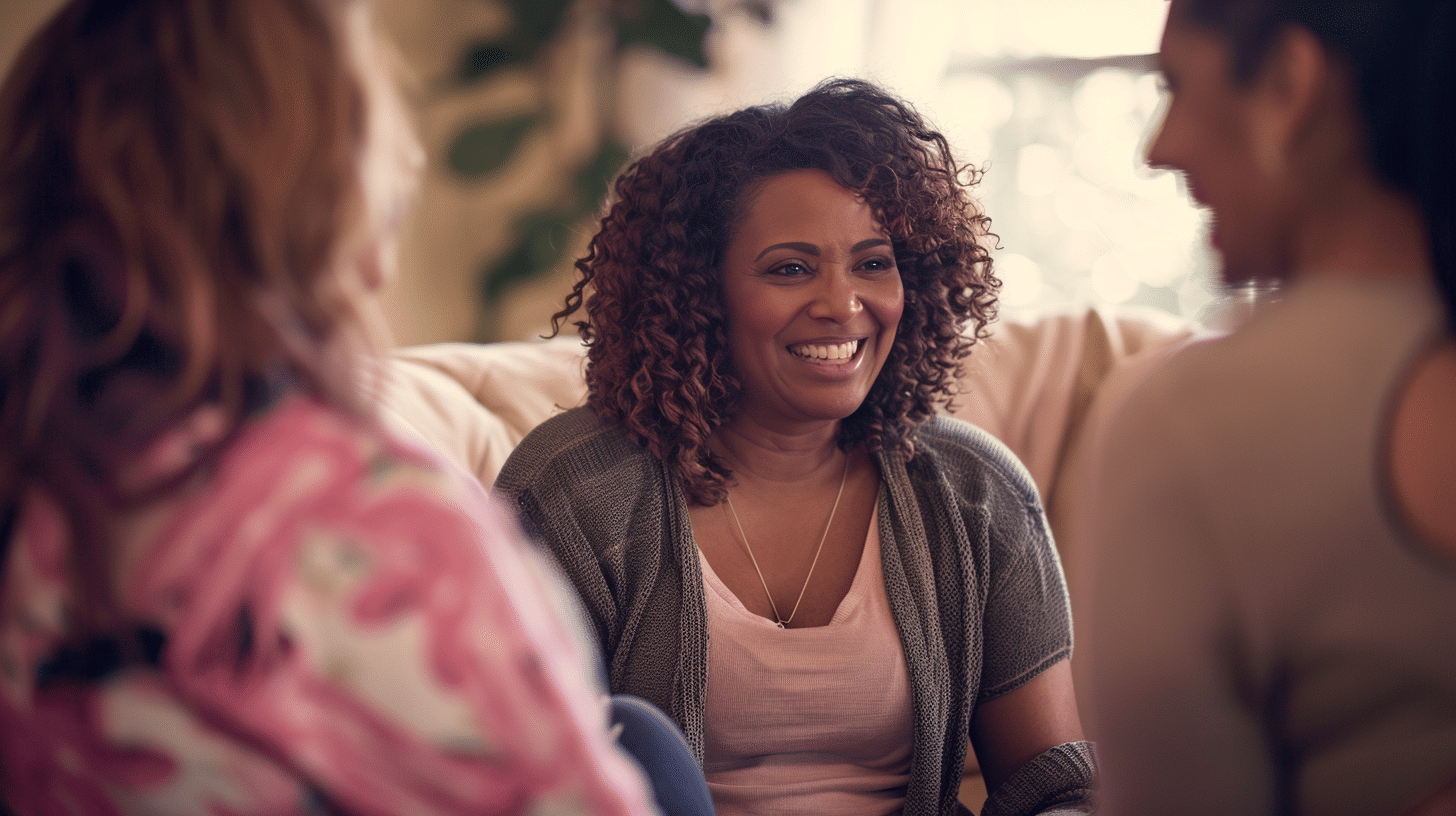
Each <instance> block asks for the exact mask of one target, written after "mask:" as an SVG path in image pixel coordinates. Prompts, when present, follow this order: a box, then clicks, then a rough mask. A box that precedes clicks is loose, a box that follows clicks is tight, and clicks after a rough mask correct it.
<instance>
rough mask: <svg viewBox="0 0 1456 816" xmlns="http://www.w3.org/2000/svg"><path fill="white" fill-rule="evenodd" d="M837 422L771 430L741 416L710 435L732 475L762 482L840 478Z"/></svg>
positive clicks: (741, 478)
mask: <svg viewBox="0 0 1456 816" xmlns="http://www.w3.org/2000/svg"><path fill="white" fill-rule="evenodd" d="M839 426H840V424H839V422H838V421H833V422H822V423H812V424H807V425H799V426H795V427H792V428H773V427H768V426H765V425H763V424H760V423H758V422H755V421H754V420H753V419H752V418H751V417H749V416H745V415H740V416H739V417H738V418H736V419H734V420H733V421H732V422H730V423H728V424H727V425H724V426H722V427H720V428H719V429H718V430H717V432H716V433H714V435H713V440H712V443H711V444H712V446H713V449H714V452H715V453H717V454H718V455H719V456H722V457H723V459H724V460H725V461H726V462H727V464H728V466H729V467H730V468H732V469H733V473H734V475H735V476H736V477H737V478H738V479H739V481H740V482H741V481H743V480H744V478H745V477H746V478H748V479H751V480H754V481H761V482H779V483H792V482H798V481H802V480H804V479H806V478H809V477H811V476H814V475H816V474H820V473H822V472H825V471H833V473H834V475H835V477H836V478H837V477H838V475H839V470H840V468H841V467H842V463H843V461H844V460H843V459H842V458H840V457H842V456H843V455H844V453H843V451H841V450H840V449H839Z"/></svg>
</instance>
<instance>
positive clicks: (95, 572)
mask: <svg viewBox="0 0 1456 816" xmlns="http://www.w3.org/2000/svg"><path fill="white" fill-rule="evenodd" d="M385 63H386V60H385V59H384V57H383V53H382V51H381V49H380V48H379V46H378V44H377V42H376V40H375V37H374V34H373V32H372V26H371V23H370V19H369V15H368V13H367V7H366V5H365V3H364V2H362V0H244V1H243V2H234V1H233V0H225V1H224V0H126V2H122V1H121V0H75V2H71V3H69V4H67V5H66V6H65V7H64V8H63V9H61V10H60V12H59V14H58V15H57V16H56V17H55V18H54V19H53V20H52V21H51V22H50V23H49V24H48V25H47V26H46V27H45V28H44V29H43V30H42V31H41V32H40V33H39V34H38V35H37V36H36V37H35V39H34V40H32V41H31V43H30V44H29V45H28V46H27V48H26V49H25V51H24V53H23V54H22V55H21V57H20V58H19V60H18V61H17V62H16V64H15V66H14V68H13V69H12V70H11V72H10V74H9V75H8V77H7V78H6V81H5V84H4V86H3V88H0V452H3V453H0V799H3V801H4V807H0V811H5V810H7V809H8V811H9V812H13V813H14V814H16V816H40V815H41V814H47V815H50V814H62V813H65V814H87V815H88V816H89V815H90V814H98V815H99V814H123V813H126V814H160V813H169V814H204V813H229V814H238V815H239V816H242V815H243V814H248V815H249V816H277V815H278V814H317V813H329V814H400V816H432V815H433V816H445V814H482V813H520V812H533V813H553V814H565V813H597V814H607V813H610V814H647V813H651V812H654V811H653V809H652V808H651V805H650V803H649V802H648V799H647V797H646V795H645V791H644V788H643V785H642V781H641V779H640V778H639V777H638V776H637V773H636V771H635V770H634V769H633V768H632V767H631V765H630V764H629V763H628V761H627V759H626V758H625V757H624V756H622V755H621V753H620V752H619V751H618V750H617V749H616V748H615V747H614V746H613V745H612V744H611V743H610V742H609V740H608V737H607V733H606V728H605V723H604V722H603V717H602V712H601V709H600V707H599V704H598V694H597V692H596V690H595V689H594V687H593V686H592V685H591V684H590V682H589V680H588V678H589V677H590V668H589V666H590V662H589V657H588V655H587V654H586V649H585V648H582V646H584V644H583V643H582V642H581V641H582V639H581V638H576V637H573V636H572V627H571V626H570V625H569V623H568V621H567V620H566V618H564V617H563V616H562V614H561V613H560V611H559V607H557V606H555V605H554V604H553V603H552V600H551V599H552V598H553V597H557V598H559V597H563V596H566V595H567V593H568V592H569V590H566V589H565V587H559V588H556V589H553V585H558V586H559V584H560V579H559V577H558V576H556V575H555V574H554V573H552V572H550V571H549V570H547V569H545V568H544V559H542V558H541V557H540V556H539V555H537V554H535V553H534V551H531V550H527V549H525V548H524V545H522V544H521V543H519V539H518V534H517V533H516V532H515V528H514V525H513V524H512V522H510V521H509V520H508V519H507V518H506V516H505V515H504V514H503V513H501V512H500V511H498V510H497V509H496V508H495V507H493V506H492V505H491V504H490V503H489V501H488V500H487V499H486V497H485V495H484V492H483V491H482V490H481V489H480V486H479V484H478V483H475V482H474V481H473V480H468V479H466V478H464V477H460V476H456V475H454V474H453V473H452V472H450V471H448V470H447V469H446V468H445V467H444V466H443V465H441V464H440V463H438V462H437V461H436V460H434V459H433V458H431V457H429V456H427V455H425V454H423V453H421V452H420V451H418V450H416V449H414V448H411V447H409V446H408V445H405V444H402V443H401V442H399V441H398V440H396V439H395V438H394V437H392V436H391V435H390V434H389V433H387V432H386V431H385V430H384V429H383V428H382V427H381V426H380V423H379V422H378V420H376V419H375V417H374V416H373V413H372V411H371V410H370V408H369V406H367V405H365V404H363V402H364V394H365V393H366V390H367V389H366V388H365V387H364V386H365V385H366V384H367V383H368V382H369V379H370V378H369V372H370V371H371V367H372V366H373V365H376V364H377V363H376V362H374V361H372V358H371V355H370V353H369V349H368V347H367V344H366V343H365V342H364V340H363V337H364V334H365V332H364V325H363V320H362V318H361V317H360V312H359V309H360V307H361V306H362V299H363V298H364V297H365V296H366V294H367V292H368V291H369V290H371V289H373V288H374V287H377V286H378V285H380V284H381V283H382V281H383V279H384V278H385V277H387V276H388V275H389V274H390V270H391V268H392V264H393V257H392V252H391V248H392V243H393V240H392V239H393V237H394V231H395V229H396V228H397V227H398V213H399V212H400V211H401V209H402V208H403V206H404V204H405V203H406V202H407V201H408V199H409V197H410V196H411V194H412V191H413V186H414V181H415V175H416V173H417V172H418V170H419V166H420V164H421V162H422V160H423V156H422V152H421V150H420V147H419V144H418V142H417V141H416V140H415V138H414V134H413V131H412V130H411V128H410V126H409V123H408V119H407V117H406V116H405V112H404V109H403V107H402V104H401V101H400V100H399V98H398V97H397V95H396V92H395V91H394V89H393V87H392V86H391V83H390V78H389V76H388V71H387V70H386V68H385Z"/></svg>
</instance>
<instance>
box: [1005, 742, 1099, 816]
mask: <svg viewBox="0 0 1456 816" xmlns="http://www.w3.org/2000/svg"><path fill="white" fill-rule="evenodd" d="M1096 781H1097V757H1096V755H1095V754H1094V753H1093V751H1092V743H1090V742H1064V743H1062V744H1061V745H1057V746H1054V747H1052V748H1048V749H1047V750H1046V751H1043V752H1042V754H1041V755H1040V756H1038V757H1037V758H1035V759H1033V760H1032V761H1030V762H1028V763H1026V764H1025V765H1022V766H1021V767H1020V768H1018V769H1017V770H1016V773H1014V774H1012V775H1011V778H1010V779H1007V780H1006V781H1005V782H1003V783H1001V786H1000V787H998V788H997V789H996V790H995V791H994V792H992V794H991V798H989V799H987V800H986V806H985V807H984V808H983V809H982V810H981V816H1033V814H1041V815H1042V816H1063V814H1066V816H1070V814H1074V813H1092V812H1093V804H1092V788H1093V786H1094V785H1095V784H1096Z"/></svg>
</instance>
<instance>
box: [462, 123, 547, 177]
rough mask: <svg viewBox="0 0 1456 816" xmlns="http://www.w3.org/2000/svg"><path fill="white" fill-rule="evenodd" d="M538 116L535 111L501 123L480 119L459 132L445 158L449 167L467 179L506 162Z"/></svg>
mask: <svg viewBox="0 0 1456 816" xmlns="http://www.w3.org/2000/svg"><path fill="white" fill-rule="evenodd" d="M538 118H539V117H537V116H536V115H534V114H531V115H527V116H521V117H518V118H515V119H509V120H507V121H504V122H481V123H478V124H474V125H470V126H469V127H467V128H465V130H463V131H461V133H460V135H459V136H456V137H455V141H454V142H453V143H451V145H450V151H449V153H448V155H447V157H446V160H447V162H448V164H449V165H450V167H451V169H453V170H454V171H455V172H457V173H459V174H460V175H462V176H465V177H466V178H480V177H481V176H485V175H487V174H489V173H491V172H493V171H494V170H496V169H498V168H499V167H500V166H501V165H503V164H505V163H506V161H507V160H508V159H510V157H511V154H512V153H514V152H515V150H516V147H517V146H518V145H519V144H520V143H521V139H523V138H524V137H525V136H526V134H527V133H529V132H530V131H531V128H533V127H535V125H536V122H537V120H538Z"/></svg>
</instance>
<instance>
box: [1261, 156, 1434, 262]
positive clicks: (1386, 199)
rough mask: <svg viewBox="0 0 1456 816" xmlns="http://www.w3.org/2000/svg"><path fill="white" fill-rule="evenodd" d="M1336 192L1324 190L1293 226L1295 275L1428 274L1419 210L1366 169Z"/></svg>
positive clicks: (1426, 245) (1428, 257) (1426, 246)
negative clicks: (1297, 224)
mask: <svg viewBox="0 0 1456 816" xmlns="http://www.w3.org/2000/svg"><path fill="white" fill-rule="evenodd" d="M1351 176H1352V178H1349V179H1348V183H1347V184H1345V185H1343V187H1342V189H1340V190H1338V191H1333V190H1332V191H1322V193H1321V195H1320V196H1319V201H1320V204H1319V206H1318V207H1312V208H1311V209H1310V214H1309V216H1308V217H1306V218H1305V219H1303V223H1302V224H1301V225H1300V226H1299V227H1298V228H1297V231H1296V237H1295V242H1294V247H1293V255H1292V257H1291V258H1290V261H1291V263H1290V268H1291V271H1292V273H1293V275H1294V276H1295V277H1303V276H1326V275H1360V276H1363V277H1387V276H1402V275H1427V276H1428V275H1430V274H1431V269H1432V262H1431V253H1430V243H1429V239H1428V236H1427V232H1426V225H1425V220H1424V219H1423V218H1422V217H1421V211H1420V209H1419V208H1418V207H1417V206H1416V205H1415V203H1414V202H1412V201H1411V200H1410V199H1409V198H1407V197H1406V196H1404V195H1401V194H1400V193H1397V192H1394V191H1392V190H1390V189H1389V188H1387V187H1385V186H1384V185H1382V184H1380V183H1378V182H1377V181H1375V180H1374V179H1373V178H1370V177H1369V176H1368V175H1367V174H1364V173H1352V174H1351Z"/></svg>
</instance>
